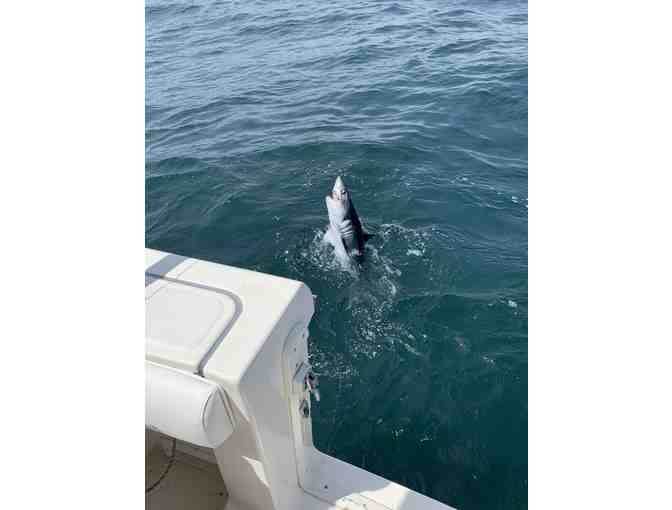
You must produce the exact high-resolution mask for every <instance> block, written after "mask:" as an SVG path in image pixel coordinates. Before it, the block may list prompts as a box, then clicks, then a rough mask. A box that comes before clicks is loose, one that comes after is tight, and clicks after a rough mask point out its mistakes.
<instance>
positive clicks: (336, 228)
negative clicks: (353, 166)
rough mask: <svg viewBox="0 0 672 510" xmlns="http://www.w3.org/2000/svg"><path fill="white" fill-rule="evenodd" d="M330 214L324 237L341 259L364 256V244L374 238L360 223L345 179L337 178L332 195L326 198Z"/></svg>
mask: <svg viewBox="0 0 672 510" xmlns="http://www.w3.org/2000/svg"><path fill="white" fill-rule="evenodd" d="M325 201H326V203H327V212H328V213H329V227H328V228H327V232H326V233H325V235H324V238H325V240H326V241H328V242H329V243H331V245H332V246H333V247H334V250H335V251H336V255H337V256H339V257H340V258H345V257H348V256H355V257H356V256H361V255H363V254H364V243H366V241H368V240H369V239H371V238H372V237H373V235H372V234H367V233H366V232H364V229H363V228H362V222H361V221H359V216H357V211H356V210H355V205H354V204H353V203H352V198H351V197H350V193H349V192H348V189H347V188H346V187H345V184H344V183H343V179H341V178H340V177H336V182H334V188H333V189H332V190H331V194H330V195H327V196H326V198H325Z"/></svg>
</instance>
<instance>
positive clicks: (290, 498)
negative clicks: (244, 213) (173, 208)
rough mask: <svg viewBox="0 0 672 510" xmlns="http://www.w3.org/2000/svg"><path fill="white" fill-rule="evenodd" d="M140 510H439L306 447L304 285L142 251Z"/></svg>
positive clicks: (312, 393) (313, 392)
mask: <svg viewBox="0 0 672 510" xmlns="http://www.w3.org/2000/svg"><path fill="white" fill-rule="evenodd" d="M145 302H146V340H145V341H146V344H145V345H146V359H145V369H146V385H145V391H146V413H145V427H146V428H145V430H146V432H145V436H146V470H145V472H146V491H147V493H146V506H147V508H150V509H162V510H173V509H186V508H189V509H197V510H198V509H203V510H207V509H217V510H303V509H305V510H328V509H333V510H336V509H342V510H345V509H349V510H446V509H449V508H450V507H448V506H446V505H444V504H442V503H439V502H437V501H435V500H433V499H430V498H428V497H426V496H423V495H421V494H419V493H417V492H414V491H412V490H410V489H408V488H406V487H403V486H401V485H399V484H396V483H393V482H391V481H389V480H386V479H384V478H381V477H380V476H377V475H375V474H373V473H370V472H368V471H365V470H363V469H360V468H357V467H355V466H353V465H351V464H348V463H346V462H342V461H340V460H338V459H336V458H334V457H331V456H329V455H326V454H324V453H322V452H320V451H319V450H317V449H316V448H315V446H314V445H313V435H312V427H311V405H313V403H312V402H311V398H312V399H315V398H316V397H319V393H318V388H317V378H316V376H315V374H314V373H313V371H312V368H311V366H310V363H309V361H308V344H307V340H308V327H309V324H310V320H311V318H312V316H313V312H314V305H313V295H312V293H311V291H310V289H309V288H308V287H307V286H306V285H305V284H303V283H301V282H298V281H294V280H288V279H285V278H279V277H276V276H271V275H267V274H262V273H258V272H254V271H248V270H243V269H238V268H234V267H229V266H225V265H221V264H215V263H212V262H205V261H201V260H196V259H192V258H187V257H183V256H179V255H174V254H169V253H164V252H160V251H156V250H150V249H147V250H146V269H145Z"/></svg>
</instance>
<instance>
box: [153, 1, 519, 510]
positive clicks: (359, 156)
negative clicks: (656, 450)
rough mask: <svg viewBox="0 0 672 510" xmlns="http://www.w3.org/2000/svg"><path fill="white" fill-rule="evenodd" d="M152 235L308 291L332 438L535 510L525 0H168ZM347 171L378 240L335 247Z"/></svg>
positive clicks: (460, 492) (392, 474)
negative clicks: (327, 236) (336, 193)
mask: <svg viewBox="0 0 672 510" xmlns="http://www.w3.org/2000/svg"><path fill="white" fill-rule="evenodd" d="M146 22H147V30H146V87H147V90H146V166H145V184H146V220H145V221H146V243H147V246H149V247H152V248H157V249H161V250H166V251H171V252H176V253H179V254H184V255H189V256H193V257H197V258H202V259H207V260H212V261H216V262H222V263H226V264H231V265H236V266H241V267H245V268H250V269H255V270H259V271H264V272H268V273H273V274H276V275H281V276H286V277H289V278H294V279H299V280H302V281H304V282H305V283H306V284H308V286H310V288H311V289H312V291H313V293H314V294H315V295H316V296H317V298H316V313H315V317H314V319H313V322H312V325H311V330H310V331H311V339H310V351H311V358H312V362H313V363H314V365H315V366H316V368H317V371H318V372H319V374H320V376H321V383H322V396H323V398H322V402H320V403H319V404H318V405H317V406H315V408H314V409H315V412H314V436H315V442H316V445H317V446H318V448H320V449H321V450H323V451H325V452H327V453H329V454H331V455H333V456H336V457H338V458H340V459H343V460H346V461H348V462H351V463H353V464H355V465H357V466H360V467H363V468H365V469H367V470H369V471H372V472H374V473H377V474H379V475H382V476H384V477H386V478H389V479H391V480H394V481H397V482H399V483H402V484H404V485H407V486H408V487H410V488H412V489H414V490H416V491H419V492H421V493H423V494H426V495H428V496H431V497H433V498H436V499H438V500H440V501H443V502H445V503H448V504H450V505H453V506H456V507H458V508H460V509H462V510H477V509H482V510H485V509H488V510H492V509H520V508H526V507H527V357H528V349H527V310H528V299H527V216H528V209H527V196H528V195H527V104H528V102H527V4H526V2H522V1H517V0H501V1H494V0H489V1H484V0H472V1H438V0H434V1H432V0H429V1H408V2H389V1H386V2H383V1H378V2H376V1H361V0H360V1H357V0H348V1H333V2H322V1H315V0H311V1H274V2H260V1H246V2H230V1H219V2H214V1H197V2H189V3H183V2H168V1H149V2H148V3H147V6H146ZM337 175H342V176H343V177H344V180H345V182H346V183H347V184H348V186H349V187H350V189H351V193H352V196H353V198H354V201H355V203H356V205H357V210H358V212H359V215H360V217H361V218H362V220H363V222H364V225H365V227H366V228H367V229H368V230H369V231H371V232H373V233H375V237H374V239H373V240H371V241H370V242H369V243H368V244H367V251H366V256H365V259H364V261H363V263H362V265H361V267H359V268H357V269H356V270H352V271H344V270H343V269H342V268H341V267H340V266H339V264H338V263H337V262H336V261H335V260H334V257H333V254H332V251H331V250H330V249H329V248H327V247H326V246H324V245H323V244H322V242H321V236H322V233H323V231H324V228H325V226H326V224H327V213H326V208H325V204H324V196H325V195H326V194H327V193H328V192H329V190H330V189H331V186H332V183H333V180H334V178H335V177H336V176H337Z"/></svg>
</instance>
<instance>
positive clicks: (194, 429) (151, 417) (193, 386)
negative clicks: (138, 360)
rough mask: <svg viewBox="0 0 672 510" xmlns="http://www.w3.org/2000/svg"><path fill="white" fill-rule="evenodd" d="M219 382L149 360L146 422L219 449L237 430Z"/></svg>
mask: <svg viewBox="0 0 672 510" xmlns="http://www.w3.org/2000/svg"><path fill="white" fill-rule="evenodd" d="M224 398H225V396H224V394H223V390H221V389H220V387H219V385H218V384H216V383H214V382H212V381H208V380H207V379H204V378H202V377H199V376H197V375H194V374H190V373H188V372H185V371H183V370H177V369H175V368H171V367H167V366H164V365H159V364H157V363H152V362H151V361H145V425H146V426H147V427H150V428H152V429H154V430H157V431H159V432H163V433H164V434H167V435H169V436H172V437H175V438H177V439H180V440H182V441H187V442H189V443H193V444H196V445H199V446H205V447H208V448H217V447H218V446H219V445H221V444H222V443H223V442H224V440H225V439H226V438H227V437H229V436H230V435H231V433H232V432H233V423H232V419H231V417H230V415H229V412H228V410H227V407H226V404H225V402H224Z"/></svg>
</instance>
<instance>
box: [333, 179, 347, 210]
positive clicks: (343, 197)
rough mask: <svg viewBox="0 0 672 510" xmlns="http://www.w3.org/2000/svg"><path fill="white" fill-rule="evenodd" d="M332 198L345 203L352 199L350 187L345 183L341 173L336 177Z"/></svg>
mask: <svg viewBox="0 0 672 510" xmlns="http://www.w3.org/2000/svg"><path fill="white" fill-rule="evenodd" d="M331 198H332V199H334V200H336V201H339V202H343V203H344V205H345V204H347V202H348V201H349V200H350V193H348V188H346V187H345V183H344V182H343V179H341V176H340V175H339V176H338V177H336V181H334V187H333V188H332V190H331Z"/></svg>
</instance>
